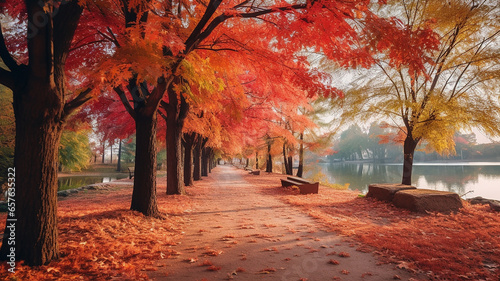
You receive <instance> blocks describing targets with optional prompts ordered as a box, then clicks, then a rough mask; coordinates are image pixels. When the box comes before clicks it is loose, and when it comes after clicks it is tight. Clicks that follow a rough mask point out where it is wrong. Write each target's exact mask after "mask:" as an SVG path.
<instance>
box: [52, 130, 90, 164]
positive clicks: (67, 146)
mask: <svg viewBox="0 0 500 281" xmlns="http://www.w3.org/2000/svg"><path fill="white" fill-rule="evenodd" d="M90 157H91V152H90V146H89V138H88V136H87V134H86V132H84V131H83V132H81V131H80V132H75V131H70V130H66V131H64V132H63V133H62V136H61V144H60V148H59V161H60V164H61V168H62V167H65V168H67V169H69V170H71V171H80V170H82V169H84V168H86V167H87V165H88V164H89V162H90Z"/></svg>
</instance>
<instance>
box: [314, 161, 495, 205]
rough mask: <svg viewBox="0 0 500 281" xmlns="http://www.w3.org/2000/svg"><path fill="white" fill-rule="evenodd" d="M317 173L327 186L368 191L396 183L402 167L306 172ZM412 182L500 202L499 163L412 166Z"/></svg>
mask: <svg viewBox="0 0 500 281" xmlns="http://www.w3.org/2000/svg"><path fill="white" fill-rule="evenodd" d="M318 172H321V173H323V174H324V175H326V179H327V180H328V181H329V182H330V183H337V184H341V185H344V184H346V183H349V184H350V185H349V189H352V190H356V189H357V190H360V191H361V192H364V193H366V192H368V185H369V184H371V183H399V182H401V177H402V174H401V173H402V165H397V164H393V165H391V164H374V163H334V164H320V165H317V166H316V167H314V168H313V169H311V170H310V171H308V173H307V176H308V177H312V176H313V175H315V174H317V173H318ZM412 182H413V184H414V185H416V186H417V187H419V188H430V189H436V190H443V191H452V192H456V193H458V194H459V195H463V194H467V195H466V196H464V198H470V197H475V196H482V197H485V198H490V199H497V200H500V163H498V162H484V163H483V162H482V163H455V164H449V163H443V164H441V163H440V164H435V163H433V164H424V163H417V164H415V165H414V166H413V177H412Z"/></svg>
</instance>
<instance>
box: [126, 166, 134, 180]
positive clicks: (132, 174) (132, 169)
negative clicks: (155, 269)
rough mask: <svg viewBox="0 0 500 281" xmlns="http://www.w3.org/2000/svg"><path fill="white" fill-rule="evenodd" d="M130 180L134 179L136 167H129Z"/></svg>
mask: <svg viewBox="0 0 500 281" xmlns="http://www.w3.org/2000/svg"><path fill="white" fill-rule="evenodd" d="M127 169H128V178H129V179H131V178H133V177H134V172H135V167H128V168H127Z"/></svg>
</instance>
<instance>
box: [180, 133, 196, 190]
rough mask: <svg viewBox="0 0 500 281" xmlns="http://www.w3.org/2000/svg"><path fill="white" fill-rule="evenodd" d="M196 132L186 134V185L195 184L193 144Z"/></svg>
mask: <svg viewBox="0 0 500 281" xmlns="http://www.w3.org/2000/svg"><path fill="white" fill-rule="evenodd" d="M195 137H196V135H195V133H189V134H184V138H183V142H182V144H183V145H184V185H185V186H191V185H193V145H194V140H195Z"/></svg>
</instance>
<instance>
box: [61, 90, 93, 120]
mask: <svg viewBox="0 0 500 281" xmlns="http://www.w3.org/2000/svg"><path fill="white" fill-rule="evenodd" d="M92 90H93V89H92V88H87V89H85V90H83V91H82V92H80V94H78V96H76V98H74V99H73V100H71V101H69V102H67V103H66V104H65V105H64V118H67V117H68V116H69V115H71V113H73V112H74V111H75V110H76V109H77V108H78V107H80V106H82V105H83V104H85V103H86V102H88V101H89V100H91V99H92V96H91V95H90V93H91V92H92Z"/></svg>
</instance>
